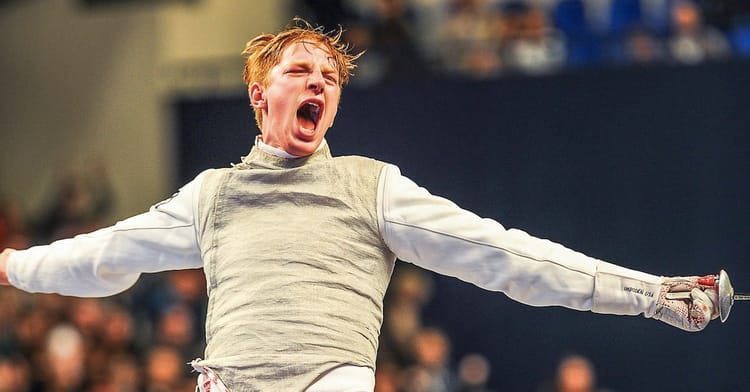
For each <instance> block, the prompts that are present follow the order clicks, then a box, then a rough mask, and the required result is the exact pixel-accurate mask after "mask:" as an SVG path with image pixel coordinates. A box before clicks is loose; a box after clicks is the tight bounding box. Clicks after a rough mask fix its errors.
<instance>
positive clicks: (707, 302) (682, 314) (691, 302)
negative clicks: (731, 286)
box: [652, 276, 719, 332]
mask: <svg viewBox="0 0 750 392" xmlns="http://www.w3.org/2000/svg"><path fill="white" fill-rule="evenodd" d="M698 278H699V277H698V276H685V277H671V278H664V280H663V282H662V285H661V292H660V293H659V299H658V301H657V304H656V311H655V312H654V314H653V316H652V317H653V318H655V319H657V320H661V321H663V322H665V323H667V324H669V325H672V326H674V327H677V328H680V329H682V330H685V331H689V332H695V331H700V330H703V329H704V328H706V326H707V325H708V322H709V321H711V320H713V319H715V318H717V317H719V307H718V303H719V296H718V293H717V292H716V290H714V289H713V288H705V287H703V286H701V285H700V284H699V283H698ZM675 292H690V298H689V299H668V298H667V293H675Z"/></svg>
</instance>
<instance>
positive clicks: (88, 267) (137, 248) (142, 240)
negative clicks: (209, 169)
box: [7, 172, 205, 297]
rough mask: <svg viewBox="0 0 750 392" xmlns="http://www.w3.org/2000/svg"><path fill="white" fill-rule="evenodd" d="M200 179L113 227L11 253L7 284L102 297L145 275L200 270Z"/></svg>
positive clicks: (31, 290) (34, 290)
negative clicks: (198, 233)
mask: <svg viewBox="0 0 750 392" xmlns="http://www.w3.org/2000/svg"><path fill="white" fill-rule="evenodd" d="M204 174H205V172H204V173H201V174H200V175H199V176H198V177H196V178H195V179H194V180H193V181H191V182H190V183H188V184H187V185H185V186H184V187H183V188H182V189H180V191H179V192H177V193H175V194H174V195H173V196H172V197H171V198H169V199H167V200H164V201H162V202H160V203H158V204H156V205H154V206H152V207H151V208H150V209H149V211H147V212H145V213H143V214H140V215H136V216H134V217H131V218H128V219H125V220H123V221H120V222H117V223H116V224H115V225H114V226H110V227H107V228H103V229H100V230H97V231H94V232H92V233H88V234H81V235H78V236H75V237H73V238H69V239H63V240H59V241H55V242H53V243H51V244H49V245H43V246H34V247H31V248H29V249H26V250H19V251H16V252H13V253H12V254H11V256H10V258H9V260H8V271H7V273H8V280H9V281H10V283H11V285H13V286H15V287H17V288H19V289H22V290H25V291H28V292H42V293H59V294H64V295H73V296H80V297H103V296H108V295H114V294H117V293H119V292H121V291H124V290H126V289H128V288H130V287H131V286H132V285H133V284H134V283H135V282H136V281H137V280H138V277H139V276H140V274H141V273H144V272H159V271H165V270H171V269H188V268H199V267H201V266H202V261H201V254H200V249H199V247H198V240H197V238H196V228H195V219H196V218H195V217H196V212H197V201H198V193H199V192H200V188H201V184H202V181H203V177H204Z"/></svg>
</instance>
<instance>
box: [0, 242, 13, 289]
mask: <svg viewBox="0 0 750 392" xmlns="http://www.w3.org/2000/svg"><path fill="white" fill-rule="evenodd" d="M15 251H16V250H15V249H10V248H6V249H5V250H3V251H2V253H0V285H3V286H8V285H10V282H8V274H7V271H8V258H9V257H10V254H11V253H13V252H15Z"/></svg>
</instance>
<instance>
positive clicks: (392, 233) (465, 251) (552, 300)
mask: <svg viewBox="0 0 750 392" xmlns="http://www.w3.org/2000/svg"><path fill="white" fill-rule="evenodd" d="M378 213H379V222H380V227H381V233H382V235H383V238H384V240H385V242H386V243H387V244H388V246H389V247H390V248H391V250H392V251H393V252H394V253H395V254H396V256H397V257H398V258H400V259H401V260H404V261H408V262H410V263H413V264H415V265H418V266H420V267H423V268H426V269H429V270H432V271H435V272H438V273H441V274H444V275H449V276H454V277H457V278H459V279H461V280H464V281H467V282H470V283H473V284H475V285H477V286H479V287H482V288H484V289H487V290H493V291H500V292H503V293H505V294H506V295H508V296H509V297H511V298H513V299H514V300H516V301H519V302H522V303H525V304H529V305H534V306H550V305H558V306H564V307H568V308H572V309H578V310H590V311H593V312H597V313H608V314H623V315H637V314H644V315H645V316H647V317H653V318H657V319H660V320H662V321H665V322H667V323H668V324H670V325H674V326H677V327H679V328H682V329H685V330H689V331H694V330H700V329H703V328H704V327H705V326H706V325H707V324H708V321H709V320H711V319H712V318H715V317H716V315H717V314H718V313H717V309H716V307H715V306H714V300H715V297H716V294H715V292H713V291H710V290H706V291H705V293H704V291H703V290H702V288H701V287H700V285H699V284H698V283H697V277H685V278H674V279H667V278H664V277H661V276H655V275H651V274H646V273H643V272H639V271H635V270H631V269H627V268H623V267H620V266H617V265H615V264H611V263H607V262H605V261H602V260H598V259H595V258H592V257H588V256H586V255H584V254H581V253H579V252H575V251H573V250H571V249H568V248H566V247H564V246H562V245H560V244H557V243H554V242H551V241H548V240H544V239H540V238H536V237H534V236H531V235H529V234H527V233H525V232H523V231H520V230H515V229H510V230H508V229H505V228H504V227H503V226H502V225H501V224H499V223H498V222H496V221H494V220H492V219H486V218H481V217H479V216H477V215H475V214H473V213H471V212H469V211H466V210H464V209H461V208H459V207H458V206H457V205H455V204H454V203H452V202H451V201H449V200H446V199H444V198H441V197H437V196H434V195H431V194H430V193H429V192H428V191H427V190H425V189H424V188H421V187H419V186H417V185H416V184H415V183H414V182H412V181H411V180H409V179H408V178H406V177H403V176H401V174H400V173H399V171H398V168H396V167H394V166H387V167H386V168H385V169H384V170H383V172H382V173H381V178H380V186H379V199H378ZM676 283H679V284H676ZM693 289H697V290H694V292H693V295H692V296H691V298H690V299H688V300H670V299H667V298H666V296H665V293H666V292H668V291H675V290H679V291H691V290H693ZM704 294H705V295H704Z"/></svg>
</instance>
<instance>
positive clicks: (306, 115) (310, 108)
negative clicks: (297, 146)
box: [297, 101, 323, 130]
mask: <svg viewBox="0 0 750 392" xmlns="http://www.w3.org/2000/svg"><path fill="white" fill-rule="evenodd" d="M322 115H323V104H322V103H319V102H314V101H307V102H304V103H302V105H300V107H299V108H298V109H297V120H298V121H299V123H300V125H301V126H302V127H303V128H306V129H309V130H314V129H316V128H317V127H318V122H319V121H320V117H321V116H322Z"/></svg>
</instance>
